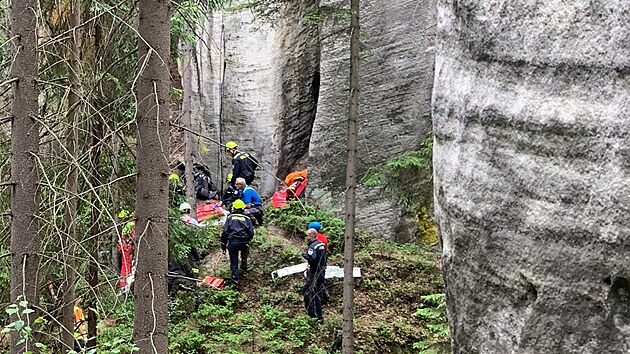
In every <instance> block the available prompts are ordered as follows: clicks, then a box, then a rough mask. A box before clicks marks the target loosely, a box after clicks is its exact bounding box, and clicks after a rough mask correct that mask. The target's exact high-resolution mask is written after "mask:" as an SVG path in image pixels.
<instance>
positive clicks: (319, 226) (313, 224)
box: [308, 221, 322, 232]
mask: <svg viewBox="0 0 630 354" xmlns="http://www.w3.org/2000/svg"><path fill="white" fill-rule="evenodd" d="M308 228H309V229H315V230H317V232H319V230H321V229H322V224H321V223H320V222H319V221H311V222H310V223H309V224H308Z"/></svg>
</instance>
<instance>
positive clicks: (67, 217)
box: [61, 0, 83, 353]
mask: <svg viewBox="0 0 630 354" xmlns="http://www.w3.org/2000/svg"><path fill="white" fill-rule="evenodd" d="M80 24H81V1H80V0H72V3H71V16H70V27H72V28H73V30H71V32H70V33H71V34H73V36H72V38H71V44H70V46H69V47H70V51H71V53H70V58H69V68H68V75H69V79H70V93H69V95H68V117H67V119H68V130H67V135H66V149H67V151H68V161H70V164H69V171H68V179H67V180H66V190H67V193H68V202H67V203H66V210H65V214H64V224H65V228H66V230H67V231H68V236H67V237H66V238H65V239H64V247H63V254H64V268H65V275H66V279H65V282H64V285H65V289H64V291H63V311H62V313H63V315H62V319H61V324H62V326H63V329H62V352H63V353H66V352H68V351H69V350H72V349H73V346H74V301H75V283H76V271H75V263H76V262H75V253H76V242H77V241H76V218H77V199H76V198H75V195H76V194H77V183H78V177H77V168H78V166H77V165H76V163H75V160H76V151H77V124H78V121H79V119H78V115H79V112H80V110H79V107H80V101H79V96H78V92H79V90H80V86H81V81H80V80H81V79H80V77H79V73H80V70H81V68H80V62H79V60H80V57H81V56H80V50H81V42H82V39H83V31H82V29H81V27H80Z"/></svg>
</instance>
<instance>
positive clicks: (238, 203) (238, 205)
mask: <svg viewBox="0 0 630 354" xmlns="http://www.w3.org/2000/svg"><path fill="white" fill-rule="evenodd" d="M232 208H234V209H245V202H244V201H242V200H240V199H237V200H235V201H234V203H233V204H232Z"/></svg>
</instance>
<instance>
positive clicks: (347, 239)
mask: <svg viewBox="0 0 630 354" xmlns="http://www.w3.org/2000/svg"><path fill="white" fill-rule="evenodd" d="M350 9H351V11H352V20H351V26H350V100H349V106H348V166H347V169H346V229H345V234H344V251H343V254H344V278H343V332H342V351H343V354H351V353H352V352H353V350H354V323H353V320H354V313H353V307H354V277H353V275H352V269H353V267H354V236H355V232H354V228H355V214H356V193H357V192H356V189H357V178H356V167H357V145H358V139H357V136H358V131H357V121H358V118H359V58H360V52H359V50H360V48H359V34H360V28H359V0H351V5H350Z"/></svg>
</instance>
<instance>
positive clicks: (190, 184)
mask: <svg viewBox="0 0 630 354" xmlns="http://www.w3.org/2000/svg"><path fill="white" fill-rule="evenodd" d="M182 56H183V59H182V87H183V88H184V99H183V102H182V125H183V126H184V127H186V128H188V129H192V121H191V114H190V113H191V112H190V111H191V101H192V67H191V65H190V58H191V56H192V45H191V44H190V42H188V41H183V43H182ZM184 144H185V148H186V152H185V154H184V165H185V167H186V176H185V180H186V200H187V201H188V203H190V205H191V206H192V210H191V211H190V215H191V216H192V217H193V218H197V208H196V197H195V180H194V176H193V152H194V142H193V136H192V134H191V133H190V131H188V130H185V131H184Z"/></svg>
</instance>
